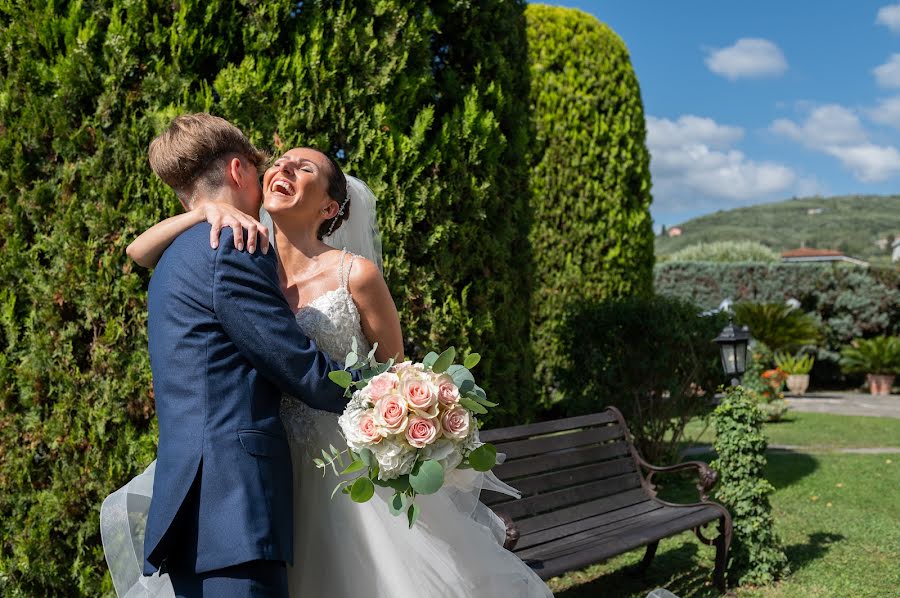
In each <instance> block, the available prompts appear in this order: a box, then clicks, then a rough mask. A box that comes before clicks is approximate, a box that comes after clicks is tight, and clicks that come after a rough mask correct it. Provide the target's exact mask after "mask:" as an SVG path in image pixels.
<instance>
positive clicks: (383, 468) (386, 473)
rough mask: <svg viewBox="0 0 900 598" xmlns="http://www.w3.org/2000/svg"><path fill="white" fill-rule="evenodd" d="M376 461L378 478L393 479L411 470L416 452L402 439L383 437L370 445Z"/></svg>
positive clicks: (416, 455)
mask: <svg viewBox="0 0 900 598" xmlns="http://www.w3.org/2000/svg"><path fill="white" fill-rule="evenodd" d="M372 453H373V454H374V455H375V459H376V460H377V461H378V467H379V470H378V479H379V480H393V479H395V478H399V477H400V476H402V475H406V474H408V473H409V472H411V471H412V468H413V465H415V463H416V458H417V457H418V453H417V452H416V450H415V449H414V448H412V447H410V446H409V445H408V444H406V443H405V442H404V441H403V440H398V439H396V438H385V439H384V440H383V441H381V442H380V443H378V444H376V445H375V446H373V447H372Z"/></svg>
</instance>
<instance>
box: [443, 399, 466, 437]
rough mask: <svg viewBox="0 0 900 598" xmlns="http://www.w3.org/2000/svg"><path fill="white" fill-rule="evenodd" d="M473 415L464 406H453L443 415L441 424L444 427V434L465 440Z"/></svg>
mask: <svg viewBox="0 0 900 598" xmlns="http://www.w3.org/2000/svg"><path fill="white" fill-rule="evenodd" d="M470 425H471V416H470V415H469V412H468V410H466V409H465V408H463V407H460V406H456V407H451V408H450V409H448V410H447V411H445V412H444V414H443V415H442V416H441V426H442V427H443V428H444V436H446V437H448V438H455V439H457V440H463V439H465V437H466V436H468V435H469V426H470Z"/></svg>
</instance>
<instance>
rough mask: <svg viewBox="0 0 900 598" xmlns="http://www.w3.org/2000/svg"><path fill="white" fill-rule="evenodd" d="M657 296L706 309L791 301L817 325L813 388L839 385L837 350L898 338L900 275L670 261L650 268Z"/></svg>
mask: <svg viewBox="0 0 900 598" xmlns="http://www.w3.org/2000/svg"><path fill="white" fill-rule="evenodd" d="M655 284H656V291H657V292H658V293H661V294H664V295H672V296H675V297H680V298H682V299H686V300H688V301H693V302H695V303H697V304H698V305H700V306H701V307H703V308H705V309H710V308H715V307H717V306H718V305H719V304H720V303H721V302H722V300H723V299H726V298H730V299H732V300H733V301H736V302H740V301H748V302H753V303H784V302H785V301H786V300H787V299H790V298H794V299H797V300H798V301H800V304H801V309H802V310H803V311H805V312H812V313H814V314H815V316H816V317H817V318H818V320H819V321H820V322H821V324H822V332H823V334H824V337H825V338H824V342H823V343H822V344H821V345H820V346H819V349H818V354H817V356H816V358H817V361H816V365H815V367H814V368H813V371H812V377H813V381H814V382H815V383H817V384H833V383H835V382H838V381H840V380H842V378H841V374H840V369H839V367H838V361H839V359H840V349H841V347H842V346H844V345H846V344H847V343H849V342H850V341H851V340H853V339H855V338H870V337H873V336H883V335H888V336H890V335H896V334H900V271H898V270H892V269H880V268H859V267H857V266H850V265H840V264H834V265H832V264H712V263H686V262H678V263H675V262H672V263H665V264H660V265H658V266H657V267H656V269H655Z"/></svg>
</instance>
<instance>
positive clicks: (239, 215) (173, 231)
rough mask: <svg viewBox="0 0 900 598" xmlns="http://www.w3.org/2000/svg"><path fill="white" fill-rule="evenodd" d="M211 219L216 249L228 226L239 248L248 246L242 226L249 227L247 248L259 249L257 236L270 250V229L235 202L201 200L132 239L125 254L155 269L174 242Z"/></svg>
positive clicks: (139, 263) (250, 249)
mask: <svg viewBox="0 0 900 598" xmlns="http://www.w3.org/2000/svg"><path fill="white" fill-rule="evenodd" d="M204 220H205V221H207V222H209V223H210V224H211V225H212V228H211V229H210V232H209V244H210V246H211V247H212V248H213V249H215V248H216V247H218V245H219V235H220V233H221V232H222V229H223V228H225V227H228V228H231V230H232V231H233V232H234V245H235V247H237V248H238V249H243V248H244V247H243V246H244V235H243V231H242V230H241V229H246V230H247V233H248V234H247V251H249V252H250V253H254V252H255V251H256V244H257V236H256V234H257V233H259V240H260V242H261V245H262V252H263V253H268V251H269V230H268V228H266V226H264V225H262V224H260V223H259V222H258V221H256V220H255V219H253V218H251V217H250V216H248V215H247V214H244V213H243V212H241V211H240V210H238V209H237V208H235V207H234V206H232V205H229V204H225V203H216V202H201V203H199V204H198V205H197V206H196V207H195V208H194V209H193V210H191V211H190V212H185V213H184V214H179V215H178V216H172V217H171V218H166V219H165V220H163V221H162V222H158V223H157V224H154V225H153V226H151V227H150V228H149V229H147V230H146V231H144V232H143V233H141V235H140V236H139V237H138V238H137V239H135V240H134V241H132V242H131V244H130V245H129V246H128V248H127V249H126V250H125V253H127V254H128V257H130V258H131V259H133V260H134V261H135V262H137V263H138V265H140V266H143V267H145V268H152V267H154V266H156V263H157V262H159V258H161V257H162V254H163V253H164V252H165V251H166V249H167V248H168V247H169V245H171V244H172V241H174V240H175V239H176V238H177V237H178V235H180V234H181V233H183V232H184V231H186V230H187V229H189V228H191V227H192V226H194V225H195V224H199V223H201V222H203V221H204Z"/></svg>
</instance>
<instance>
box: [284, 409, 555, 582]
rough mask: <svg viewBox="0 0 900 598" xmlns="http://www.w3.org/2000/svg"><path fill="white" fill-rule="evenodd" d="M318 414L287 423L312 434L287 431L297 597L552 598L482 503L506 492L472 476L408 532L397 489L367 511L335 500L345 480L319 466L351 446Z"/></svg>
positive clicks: (430, 506) (463, 474)
mask: <svg viewBox="0 0 900 598" xmlns="http://www.w3.org/2000/svg"><path fill="white" fill-rule="evenodd" d="M304 409H306V410H307V411H312V410H309V409H308V408H306V407H304ZM313 413H314V414H315V415H314V416H313V419H314V421H309V418H308V417H307V418H306V419H305V421H303V422H302V423H300V422H293V423H292V422H290V421H287V422H286V426H288V427H289V428H290V427H291V426H292V425H294V426H300V425H303V426H304V427H305V428H306V429H305V430H290V429H289V435H288V436H289V438H291V449H292V458H293V463H294V492H295V499H296V501H297V502H296V504H297V511H295V513H296V514H295V518H294V521H295V528H294V566H293V567H291V568H289V571H288V585H289V587H290V590H291V592H290V593H291V596H298V597H301V596H302V597H311V596H323V597H324V596H328V597H347V598H350V597H356V596H366V597H369V598H375V597H379V598H425V597H428V598H430V597H435V598H445V597H446V598H455V597H458V598H494V597H497V598H499V597H510V598H512V597H515V598H531V597H534V598H538V597H547V596H552V593H551V592H550V590H549V588H548V587H547V585H546V584H545V583H544V582H543V581H542V580H541V579H540V578H539V577H538V576H537V575H536V574H535V573H534V571H532V570H531V568H529V567H528V566H527V565H526V564H525V563H523V562H522V560H521V559H519V558H518V557H517V556H515V555H514V554H513V553H511V552H509V551H508V550H506V549H504V548H503V545H502V544H503V539H504V536H505V526H504V525H503V523H502V521H500V519H499V518H498V517H497V516H496V515H495V514H494V513H493V511H491V510H490V509H488V508H487V507H486V506H484V505H483V504H482V503H481V502H479V501H478V495H479V491H480V490H481V488H482V487H487V488H493V489H497V490H502V491H507V492H508V491H510V490H511V489H510V488H509V487H508V486H505V485H503V484H502V483H499V484H498V482H499V480H497V481H496V482H492V481H491V479H490V478H488V479H487V480H485V479H484V476H482V475H480V474H476V473H475V472H473V471H472V470H463V471H460V472H458V474H459V475H456V476H454V478H453V479H452V480H448V482H450V486H449V487H445V488H443V489H442V490H441V491H439V492H438V493H436V494H432V495H428V496H418V497H416V503H417V504H418V505H419V507H420V508H421V513H420V515H419V519H418V521H417V522H416V524H415V525H414V526H413V527H412V529H410V528H409V526H408V524H407V519H406V517H405V516H403V515H401V516H399V517H395V516H393V515H391V513H390V512H389V510H388V507H387V504H386V500H387V499H389V498H390V496H392V491H391V490H390V489H387V488H377V489H376V495H375V497H373V498H372V500H370V501H369V502H367V503H363V504H357V503H354V502H352V501H351V500H350V499H349V497H347V496H344V495H342V494H340V493H339V494H337V495H335V497H334V498H331V493H332V491H333V490H334V486H335V484H336V483H337V481H338V480H337V478H336V477H335V476H334V475H333V474H332V473H331V471H330V470H328V472H327V473H326V475H325V476H324V477H323V475H322V470H320V469H317V468H316V467H315V465H314V464H313V462H312V458H313V456H314V455H315V454H316V453H318V451H319V449H320V448H327V447H328V445H329V444H332V445H334V446H337V447H342V446H345V445H346V443H345V442H344V440H343V438H342V437H341V435H340V432H339V430H338V424H337V417H336V416H334V415H332V414H326V413H324V412H313ZM310 424H311V425H310ZM306 426H308V427H306ZM494 479H495V478H494Z"/></svg>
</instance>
